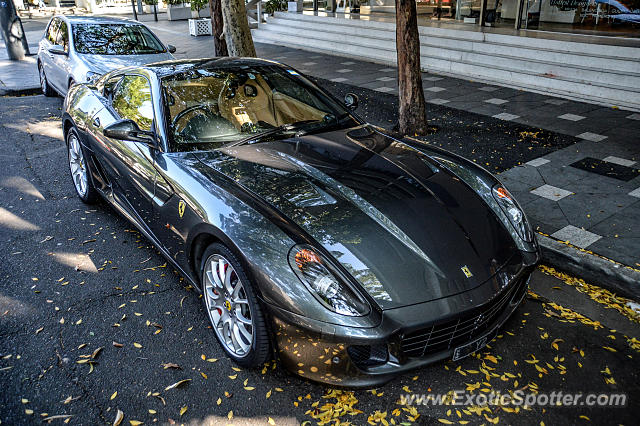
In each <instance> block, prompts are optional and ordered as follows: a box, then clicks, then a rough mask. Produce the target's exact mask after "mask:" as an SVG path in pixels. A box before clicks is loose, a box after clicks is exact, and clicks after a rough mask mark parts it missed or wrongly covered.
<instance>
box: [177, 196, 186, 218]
mask: <svg viewBox="0 0 640 426" xmlns="http://www.w3.org/2000/svg"><path fill="white" fill-rule="evenodd" d="M185 207H187V203H185V202H184V200H180V202H179V203H178V214H179V215H180V217H182V216H183V215H184V209H185Z"/></svg>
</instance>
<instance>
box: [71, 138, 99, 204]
mask: <svg viewBox="0 0 640 426" xmlns="http://www.w3.org/2000/svg"><path fill="white" fill-rule="evenodd" d="M67 152H68V159H69V171H70V172H71V178H72V179H73V186H74V187H75V189H76V193H77V194H78V197H79V198H80V200H82V202H84V203H86V204H93V203H94V202H95V201H96V200H97V198H98V193H97V192H96V189H95V188H94V186H93V182H92V181H91V176H89V168H88V164H87V158H86V157H85V155H84V151H83V148H82V145H81V144H80V138H78V133H77V132H76V130H75V129H73V128H71V129H70V130H69V131H68V132H67Z"/></svg>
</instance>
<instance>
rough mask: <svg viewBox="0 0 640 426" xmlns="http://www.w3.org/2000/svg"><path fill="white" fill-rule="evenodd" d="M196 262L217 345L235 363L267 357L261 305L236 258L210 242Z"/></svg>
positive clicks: (250, 362)
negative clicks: (198, 266)
mask: <svg viewBox="0 0 640 426" xmlns="http://www.w3.org/2000/svg"><path fill="white" fill-rule="evenodd" d="M202 259H203V261H202V264H201V265H200V273H201V282H202V288H203V297H202V298H203V300H204V304H205V309H206V311H207V314H208V316H209V320H210V321H211V326H212V327H213V330H214V332H215V334H216V337H217V338H218V341H219V342H220V345H221V346H222V348H223V349H224V351H225V352H226V353H227V355H228V356H229V357H230V358H231V359H233V360H234V361H235V362H236V363H237V364H239V365H241V366H243V367H247V368H253V367H257V366H260V365H262V364H264V363H265V362H266V361H267V360H268V359H269V355H270V352H269V337H268V333H267V326H266V323H265V318H264V314H263V312H262V308H261V307H260V304H259V303H258V299H257V298H256V295H255V293H254V291H253V287H252V286H251V283H250V281H249V278H248V276H247V274H246V273H245V271H244V269H243V268H242V265H241V264H240V262H239V261H238V258H237V257H236V256H235V255H234V254H233V253H232V252H231V251H230V250H229V249H228V248H227V247H225V246H224V245H222V244H219V243H215V244H212V245H210V246H209V247H208V248H207V249H206V250H205V252H204V255H203V256H202Z"/></svg>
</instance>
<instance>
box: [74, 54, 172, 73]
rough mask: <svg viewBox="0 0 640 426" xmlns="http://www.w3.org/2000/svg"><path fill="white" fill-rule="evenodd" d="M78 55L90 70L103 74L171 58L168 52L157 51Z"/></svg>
mask: <svg viewBox="0 0 640 426" xmlns="http://www.w3.org/2000/svg"><path fill="white" fill-rule="evenodd" d="M78 57H79V58H80V59H81V60H82V61H83V62H84V63H85V64H86V65H87V67H88V68H89V70H90V71H93V72H97V73H99V74H105V73H107V72H109V71H112V70H115V69H118V68H122V67H128V66H140V65H145V64H150V63H152V62H160V61H168V60H171V59H174V58H173V55H171V54H170V53H157V54H153V55H88V54H78Z"/></svg>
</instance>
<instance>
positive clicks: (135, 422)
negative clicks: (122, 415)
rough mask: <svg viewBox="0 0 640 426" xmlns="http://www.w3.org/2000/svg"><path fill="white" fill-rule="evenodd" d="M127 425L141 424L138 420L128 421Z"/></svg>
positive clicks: (135, 425)
mask: <svg viewBox="0 0 640 426" xmlns="http://www.w3.org/2000/svg"><path fill="white" fill-rule="evenodd" d="M129 423H130V424H131V426H139V425H141V424H142V422H141V421H140V420H129Z"/></svg>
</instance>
